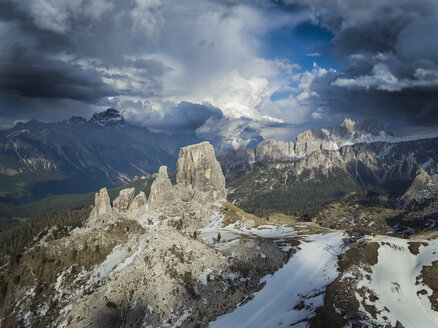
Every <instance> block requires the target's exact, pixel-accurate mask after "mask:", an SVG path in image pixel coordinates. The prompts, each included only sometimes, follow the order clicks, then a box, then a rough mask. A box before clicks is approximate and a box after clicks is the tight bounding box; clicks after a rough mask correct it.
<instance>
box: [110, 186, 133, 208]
mask: <svg viewBox="0 0 438 328" xmlns="http://www.w3.org/2000/svg"><path fill="white" fill-rule="evenodd" d="M134 194H135V188H127V189H123V190H120V193H119V197H117V198H116V199H114V201H113V207H114V209H117V210H119V211H124V210H127V209H128V207H129V205H130V204H131V202H132V200H133V199H134Z"/></svg>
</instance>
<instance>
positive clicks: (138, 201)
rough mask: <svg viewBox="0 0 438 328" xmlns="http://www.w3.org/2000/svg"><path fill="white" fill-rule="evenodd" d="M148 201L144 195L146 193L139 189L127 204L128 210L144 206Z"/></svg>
mask: <svg viewBox="0 0 438 328" xmlns="http://www.w3.org/2000/svg"><path fill="white" fill-rule="evenodd" d="M147 202H148V199H147V197H146V194H145V193H144V191H140V192H139V193H138V195H137V196H135V197H134V199H133V200H132V202H131V204H129V209H130V210H136V209H139V208H141V207H143V206H145V205H146V204H147Z"/></svg>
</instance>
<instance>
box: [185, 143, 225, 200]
mask: <svg viewBox="0 0 438 328" xmlns="http://www.w3.org/2000/svg"><path fill="white" fill-rule="evenodd" d="M176 182H177V184H181V185H182V186H187V187H188V186H190V187H191V188H192V189H193V190H194V191H195V192H202V193H205V194H207V195H208V196H209V197H210V198H211V199H213V200H216V199H226V197H227V190H226V188H225V177H224V175H223V173H222V168H221V166H220V164H219V162H218V161H217V160H216V156H215V153H214V149H213V146H212V145H211V144H210V143H209V142H206V141H205V142H201V143H199V144H195V145H191V146H187V147H183V148H181V150H180V152H179V157H178V163H177V165H176Z"/></svg>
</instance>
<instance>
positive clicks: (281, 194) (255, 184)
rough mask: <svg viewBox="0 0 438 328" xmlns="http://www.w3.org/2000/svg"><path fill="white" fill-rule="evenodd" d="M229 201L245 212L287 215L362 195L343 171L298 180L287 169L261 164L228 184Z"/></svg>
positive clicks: (303, 212) (312, 209)
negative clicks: (257, 210)
mask: <svg viewBox="0 0 438 328" xmlns="http://www.w3.org/2000/svg"><path fill="white" fill-rule="evenodd" d="M229 187H230V192H229V196H228V198H229V200H230V201H231V202H233V201H235V203H236V205H238V206H240V207H242V208H243V209H246V210H250V211H251V212H254V211H255V210H256V209H271V210H278V211H281V212H283V213H287V214H294V215H302V214H305V213H313V212H315V211H316V210H318V209H319V208H321V206H323V205H324V204H325V203H327V202H329V201H331V200H334V199H338V198H341V197H343V196H344V195H345V194H347V193H350V192H353V191H359V190H360V189H361V188H360V187H359V186H358V185H357V184H356V183H355V182H354V180H353V179H352V178H351V176H350V175H349V174H348V173H346V172H345V171H342V170H340V169H334V170H332V171H331V172H330V173H329V174H328V175H325V174H322V173H321V172H318V171H313V176H311V172H310V171H307V172H303V174H301V175H300V176H298V177H297V176H296V175H295V174H293V173H292V172H291V170H290V169H289V168H288V167H287V166H284V167H281V168H278V167H275V164H271V163H261V164H258V165H256V166H255V167H254V169H253V170H252V171H251V172H250V173H248V174H247V175H245V176H243V177H242V178H240V179H237V180H235V181H232V182H231V183H230V184H229Z"/></svg>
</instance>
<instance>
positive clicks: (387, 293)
mask: <svg viewBox="0 0 438 328" xmlns="http://www.w3.org/2000/svg"><path fill="white" fill-rule="evenodd" d="M408 242H409V241H408V240H405V239H400V238H393V237H382V239H381V241H380V247H379V250H378V262H377V264H376V265H374V266H372V267H371V270H372V273H371V275H370V276H369V278H370V279H367V278H364V279H363V280H362V281H361V282H360V283H359V284H358V286H357V288H358V289H360V288H362V287H365V288H367V289H369V290H370V291H372V292H374V293H375V295H376V296H377V299H376V300H375V302H372V301H371V300H369V299H367V300H366V303H367V304H369V305H373V306H375V308H376V309H377V317H376V318H373V317H372V316H371V315H370V314H368V313H367V312H365V313H367V316H368V319H369V321H370V322H372V323H375V324H377V325H380V326H385V325H388V324H390V325H391V326H395V325H396V322H397V321H399V322H400V323H401V324H402V325H403V326H404V327H405V328H410V327H412V328H417V327H422V328H434V327H438V312H435V311H433V310H432V309H431V303H430V300H429V298H428V297H429V296H430V295H432V290H431V288H430V287H428V286H427V285H425V284H424V283H423V282H422V279H421V278H419V276H420V273H421V270H422V269H423V267H424V266H429V265H431V264H432V262H433V261H436V260H438V256H437V252H438V240H437V239H435V240H430V241H424V245H426V246H423V245H421V246H420V247H419V250H418V251H419V253H418V254H417V255H415V254H413V253H412V252H411V251H410V250H409V245H408ZM423 290H424V291H425V293H424V294H423V293H422V292H421V291H423ZM357 297H358V299H359V301H362V300H363V299H362V297H361V296H360V295H359V294H357ZM362 310H364V309H362Z"/></svg>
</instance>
